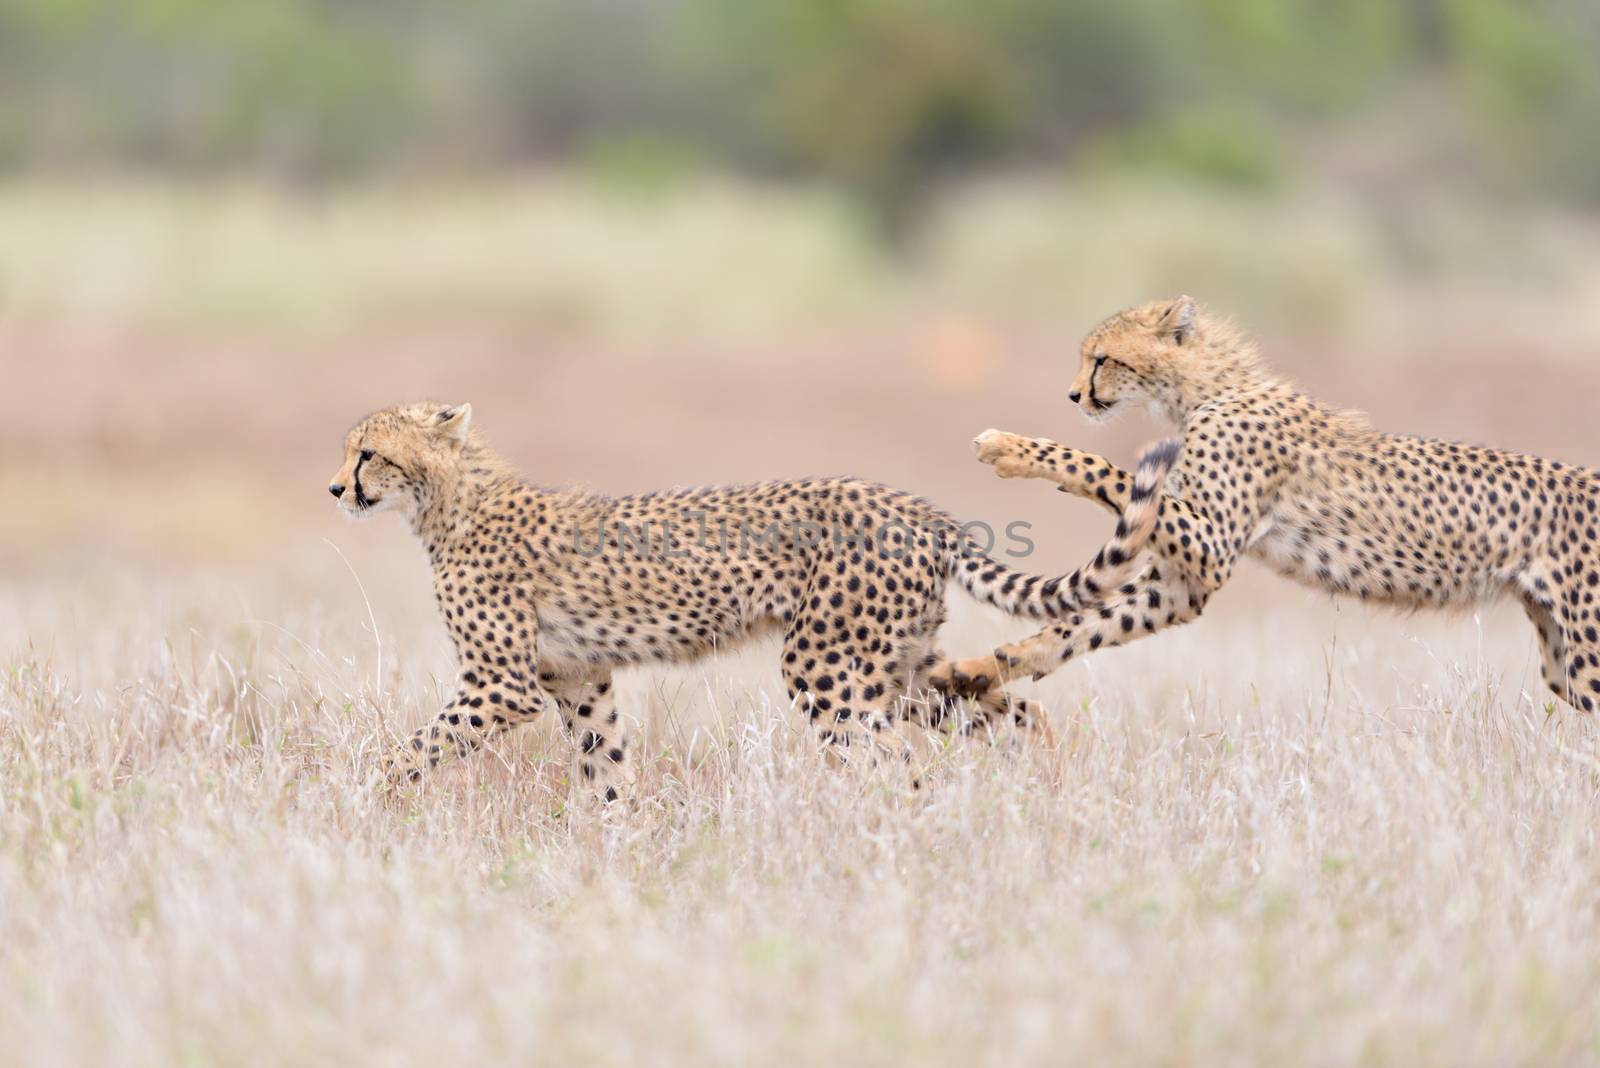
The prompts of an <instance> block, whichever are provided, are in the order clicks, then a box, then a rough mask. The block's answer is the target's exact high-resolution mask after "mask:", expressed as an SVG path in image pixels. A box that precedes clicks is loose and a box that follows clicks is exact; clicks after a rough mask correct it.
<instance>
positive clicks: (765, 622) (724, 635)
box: [539, 606, 779, 668]
mask: <svg viewBox="0 0 1600 1068" xmlns="http://www.w3.org/2000/svg"><path fill="white" fill-rule="evenodd" d="M778 626H779V624H778V622H777V621H776V620H770V619H764V618H757V619H741V618H722V617H720V616H719V615H718V614H716V613H705V614H703V615H702V616H701V617H700V618H699V619H697V620H687V619H679V620H677V621H669V620H668V619H666V618H664V617H663V616H662V615H660V614H659V613H652V612H641V613H639V614H638V615H632V614H627V613H625V612H624V611H597V612H593V613H580V612H579V611H574V610H563V609H561V608H556V607H550V606H545V607H541V608H540V610H539V660H540V662H541V663H543V664H547V665H550V666H551V667H560V666H562V665H572V666H591V667H598V666H606V667H613V668H616V667H625V666H627V665H630V664H649V663H681V662H684V661H690V660H696V659H699V658H700V657H703V656H708V655H711V654H712V653H715V652H718V651H722V650H727V649H731V648H734V647H735V646H739V645H742V644H744V643H745V642H747V641H751V640H754V639H756V638H758V637H760V636H761V635H762V634H764V633H766V632H767V631H770V630H773V629H775V628H777V627H778Z"/></svg>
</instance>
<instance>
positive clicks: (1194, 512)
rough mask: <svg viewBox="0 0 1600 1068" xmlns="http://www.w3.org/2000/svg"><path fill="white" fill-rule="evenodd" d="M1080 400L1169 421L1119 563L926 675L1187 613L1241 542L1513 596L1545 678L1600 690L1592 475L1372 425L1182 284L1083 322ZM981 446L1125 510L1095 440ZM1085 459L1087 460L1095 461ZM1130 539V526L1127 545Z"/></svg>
mask: <svg viewBox="0 0 1600 1068" xmlns="http://www.w3.org/2000/svg"><path fill="white" fill-rule="evenodd" d="M1072 389H1073V394H1074V398H1073V399H1074V400H1075V401H1077V402H1078V403H1079V404H1080V405H1082V406H1083V408H1084V410H1085V411H1086V412H1087V413H1088V414H1089V415H1091V417H1095V418H1104V417H1106V416H1108V415H1110V414H1111V413H1113V412H1115V411H1119V410H1121V409H1122V408H1124V407H1126V406H1128V405H1130V404H1146V405H1149V406H1151V407H1152V408H1154V409H1155V411H1156V412H1157V413H1158V414H1160V415H1162V416H1163V417H1165V418H1166V419H1168V420H1170V421H1171V422H1172V423H1174V424H1175V425H1177V426H1178V427H1179V428H1180V429H1181V431H1182V437H1183V454H1182V458H1181V460H1180V461H1179V463H1178V465H1177V467H1176V469H1175V470H1174V471H1173V472H1172V474H1171V475H1170V476H1169V478H1168V480H1167V486H1166V492H1165V493H1164V494H1163V495H1162V497H1161V501H1160V519H1159V522H1158V523H1157V524H1155V526H1154V527H1153V528H1152V530H1151V535H1150V538H1149V541H1148V543H1146V544H1141V545H1139V546H1137V548H1138V549H1148V550H1149V551H1150V552H1151V554H1152V556H1153V559H1152V561H1151V562H1150V563H1149V564H1148V565H1147V566H1146V567H1145V569H1144V570H1143V572H1142V573H1141V574H1140V575H1139V576H1138V577H1137V578H1136V579H1135V580H1134V581H1133V582H1131V583H1128V584H1127V585H1126V586H1124V587H1123V588H1122V589H1121V590H1119V591H1117V593H1116V594H1114V595H1112V596H1108V597H1105V598H1103V599H1101V601H1100V602H1099V603H1098V604H1095V605H1092V606H1089V607H1088V608H1086V609H1085V610H1084V611H1081V612H1076V613H1073V614H1072V615H1070V616H1069V617H1068V618H1066V619H1064V620H1062V621H1061V622H1060V623H1057V624H1055V625H1053V626H1051V627H1049V628H1047V629H1046V630H1044V631H1042V632H1041V633H1039V634H1037V635H1035V636H1034V637H1032V638H1028V639H1026V640H1024V641H1022V642H1018V643H1015V644H1012V645H1007V646H1003V647H1001V648H1000V649H998V650H996V651H995V654H994V656H993V657H979V658H976V659H974V660H969V661H961V662H959V663H956V664H952V665H949V666H948V668H947V669H945V670H941V671H940V672H939V673H938V674H937V676H936V677H935V679H934V680H933V681H934V682H935V684H936V685H939V686H941V687H943V688H945V689H948V690H950V691H952V692H963V693H969V694H971V693H987V692H989V691H990V687H991V686H992V685H993V684H994V683H995V682H997V681H1000V682H1003V681H1005V680H1008V679H1011V678H1016V677H1022V676H1030V675H1031V676H1034V677H1038V676H1040V675H1043V674H1045V673H1047V672H1050V671H1053V670H1054V669H1055V668H1056V667H1058V666H1059V665H1060V664H1062V663H1063V662H1065V661H1066V660H1069V659H1071V658H1072V657H1074V656H1077V655H1080V654H1082V653H1085V652H1088V651H1091V650H1094V649H1099V648H1103V647H1107V646H1114V645H1119V644H1122V643H1124V642H1127V641H1130V640H1133V639H1134V638H1138V637H1141V636H1143V635H1146V634H1154V633H1156V632H1157V631H1159V630H1162V629H1164V628H1166V627H1169V626H1173V625H1176V624H1181V623H1187V622H1189V621H1190V620H1193V619H1195V618H1197V617H1198V616H1199V615H1200V613H1201V611H1202V610H1203V609H1204V607H1205V605H1206V602H1207V600H1208V599H1209V598H1210V596H1211V595H1212V594H1213V593H1215V592H1216V591H1217V590H1218V589H1220V588H1221V587H1222V586H1223V585H1224V584H1225V583H1226V582H1227V581H1228V579H1229V578H1230V577H1231V576H1232V575H1233V570H1234V567H1235V565H1236V564H1237V563H1238V561H1239V559H1240V558H1241V557H1244V556H1247V555H1248V556H1250V557H1253V558H1255V559H1257V560H1260V561H1262V562H1263V563H1265V564H1267V565H1268V566H1269V567H1271V568H1273V569H1274V570H1276V571H1278V572H1279V573H1281V574H1283V575H1285V576H1287V577H1289V578H1292V579H1295V580H1297V581H1299V582H1302V583H1304V584H1306V585H1309V586H1312V587H1315V588H1317V589H1323V590H1328V591H1330V592H1333V593H1339V594H1350V595H1353V596H1356V597H1360V598H1361V599H1363V600H1366V601H1371V602H1375V603H1381V604H1388V605H1394V606H1398V607H1402V608H1425V607H1446V606H1460V605H1470V604H1474V603H1477V602H1479V601H1481V600H1484V599H1486V598H1491V597H1497V596H1502V595H1511V596H1514V597H1516V598H1517V599H1518V600H1519V601H1520V602H1521V604H1522V605H1523V607H1524V609H1525V610H1526V611H1527V613H1528V615H1529V617H1530V619H1531V620H1532V621H1533V623H1534V625H1535V627H1536V628H1537V630H1538V632H1539V639H1540V643H1541V647H1542V650H1543V672H1544V678H1545V682H1546V684H1547V685H1548V686H1549V688H1550V690H1551V692H1553V693H1554V694H1555V695H1556V696H1558V697H1560V698H1561V699H1562V700H1565V701H1567V702H1569V703H1570V704H1573V705H1575V706H1576V707H1579V708H1582V709H1583V710H1585V711H1593V710H1594V709H1595V707H1596V705H1597V704H1600V601H1597V597H1600V476H1597V475H1596V474H1595V473H1594V472H1592V471H1589V470H1587V469H1585V468H1581V467H1573V466H1570V465H1567V464H1563V463H1560V462H1557V461H1554V460H1545V459H1541V458H1539V457H1534V456H1526V455H1523V454H1520V453H1514V452H1507V451H1503V450H1499V449H1492V448H1485V447H1481V446H1475V445H1461V444H1456V443H1453V442H1442V441H1430V440H1425V439H1422V438H1415V437H1405V436H1399V435H1392V434H1383V433H1379V432H1378V431H1376V430H1374V429H1372V427H1371V426H1370V425H1369V424H1368V422H1367V421H1366V419H1365V418H1364V417H1362V416H1360V415H1357V414H1353V413H1349V412H1341V411H1337V410H1333V409H1330V408H1328V407H1326V406H1324V405H1322V404H1319V403H1318V402H1317V401H1315V400H1313V399H1312V398H1310V397H1308V396H1306V395H1305V394H1304V393H1302V392H1300V391H1299V390H1298V389H1296V388H1295V387H1294V386H1293V385H1291V384H1289V383H1288V382H1285V381H1283V380H1282V379H1280V378H1277V377H1276V376H1274V375H1272V374H1271V373H1270V372H1269V371H1267V370H1266V369H1265V367H1264V366H1263V365H1262V363H1261V360H1260V357H1259V355H1258V354H1257V352H1256V349H1255V347H1254V346H1253V345H1251V344H1250V343H1249V342H1248V341H1246V340H1245V339H1243V338H1242V337H1240V336H1239V334H1238V333H1237V332H1236V331H1235V330H1234V329H1233V328H1232V326H1231V325H1229V324H1228V323H1226V322H1223V321H1220V320H1217V319H1215V318H1212V317H1211V316H1208V315H1206V314H1204V313H1203V312H1202V311H1201V310H1200V309H1199V308H1198V307H1197V306H1196V305H1195V303H1194V302H1193V301H1192V300H1190V299H1189V298H1187V297H1183V298H1180V299H1179V300H1177V301H1162V302H1156V303H1152V304H1146V305H1143V306H1141V307H1138V308H1134V309H1131V310H1129V311H1126V312H1122V313H1120V314H1118V315H1115V316H1112V317H1111V318H1110V319H1108V320H1106V321H1105V322H1104V323H1102V324H1101V325H1100V326H1098V327H1097V328H1096V329H1095V330H1094V331H1093V332H1091V333H1090V334H1089V336H1088V338H1087V339H1086V340H1085V341H1084V344H1083V350H1082V363H1081V366H1080V370H1079V372H1078V375H1077V378H1076V379H1075V380H1074V382H1073V386H1072ZM980 459H982V460H984V462H986V463H992V464H994V465H995V466H996V468H997V470H999V471H1000V472H1001V473H1002V474H1003V475H1004V476H1006V477H1022V476H1029V477H1034V478H1043V479H1048V480H1050V481H1053V482H1055V483H1057V484H1058V485H1059V486H1060V488H1061V489H1063V490H1065V491H1067V492H1070V493H1075V494H1078V495H1080V496H1084V497H1088V498H1090V499H1092V500H1098V501H1100V502H1101V503H1102V504H1103V505H1105V506H1106V507H1108V508H1110V509H1111V510H1113V511H1115V512H1118V513H1119V514H1120V513H1122V512H1123V511H1124V510H1125V509H1126V508H1127V507H1128V504H1129V501H1128V499H1127V496H1126V495H1125V494H1121V493H1119V492H1116V491H1115V490H1109V491H1108V489H1107V486H1108V485H1110V486H1113V487H1114V486H1117V485H1120V484H1121V483H1123V482H1125V481H1126V480H1127V476H1126V475H1125V474H1124V473H1122V472H1120V471H1118V470H1117V469H1116V468H1115V467H1114V466H1112V465H1111V464H1109V463H1108V462H1107V461H1105V460H1104V459H1102V458H1101V457H1098V456H1094V455H1091V454H1087V453H1081V452H1078V451H1077V450H1074V449H1069V448H1066V447H1064V446H1061V445H1057V444H1055V443H1054V442H1050V441H1044V440H1033V439H1028V438H1023V437H1019V436H1017V435H1009V434H1002V433H1001V432H998V431H993V432H991V433H990V434H989V435H986V436H985V440H984V444H983V446H982V448H981V450H980ZM1091 473H1092V475H1093V477H1089V475H1090V474H1091ZM1130 547H1132V546H1130V545H1129V544H1128V543H1127V542H1126V541H1124V543H1123V548H1124V549H1127V548H1130Z"/></svg>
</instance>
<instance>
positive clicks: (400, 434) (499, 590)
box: [329, 404, 1070, 797]
mask: <svg viewBox="0 0 1600 1068" xmlns="http://www.w3.org/2000/svg"><path fill="white" fill-rule="evenodd" d="M470 420H471V408H470V407H469V406H466V405H461V406H448V407H447V406H441V405H436V404H415V405H409V406H405V407H400V408H393V409H389V410H386V411H382V412H378V413H376V414H374V415H371V416H369V417H367V418H366V419H363V420H362V421H361V422H360V423H359V424H358V425H357V426H356V427H355V428H354V429H352V430H351V431H350V433H349V436H348V437H347V439H346V442H345V459H344V463H343V465H342V466H341V467H340V469H339V471H338V473H337V474H336V475H335V476H334V478H333V482H332V484H331V485H330V486H329V489H330V491H331V492H332V493H333V495H334V496H335V497H336V498H338V500H339V503H340V506H341V507H342V508H344V509H345V510H346V511H348V512H350V513H352V514H359V515H369V514H372V513H374V512H377V511H383V510H386V509H395V510H398V511H401V512H403V513H404V514H405V515H406V517H407V518H408V519H409V521H410V523H411V527H412V530H413V531H414V532H415V533H416V535H417V536H418V538H420V539H421V541H422V543H423V545H424V546H425V548H426V549H427V552H428V558H429V560H430V562H431V563H432V565H433V574H434V591H435V594H436V595H437V599H438V602H439V607H440V610H441V611H442V613H443V615H444V619H445V624H446V626H447V627H448V628H449V631H450V635H451V638H452V639H453V640H454V644H455V648H456V654H457V657H458V659H459V661H460V680H459V683H458V686H457V689H456V693H455V695H454V696H453V697H452V698H451V699H450V701H449V702H448V703H447V704H446V706H445V708H444V710H443V711H441V712H440V713H439V714H438V716H437V718H436V719H435V720H434V721H433V722H432V723H430V724H429V725H428V726H426V727H424V728H422V729H421V730H419V731H418V732H417V733H416V734H415V735H413V736H412V737H411V738H410V739H408V740H407V742H406V743H405V745H404V746H403V747H402V748H401V749H400V751H399V752H398V753H396V754H395V755H394V757H393V760H392V762H391V767H390V771H391V774H392V775H394V776H395V777H397V778H415V777H417V775H419V774H420V773H421V772H422V771H423V770H425V769H427V768H430V767H432V766H434V765H436V764H438V763H439V761H440V760H441V759H442V758H444V757H446V756H448V755H451V754H460V753H464V752H467V751H470V750H473V749H476V748H478V747H479V746H480V745H481V744H482V743H483V741H484V740H485V739H486V738H487V737H489V736H490V735H493V734H495V733H496V732H499V731H502V730H506V729H508V728H510V727H513V726H516V725H517V724H520V723H523V722H526V721H528V720H530V719H533V718H535V717H536V716H538V715H539V714H540V713H542V712H544V711H546V710H547V709H548V710H554V711H555V712H556V713H557V715H558V716H559V717H560V719H561V722H562V723H563V725H564V726H565V727H566V729H567V730H568V732H569V733H570V734H571V735H572V738H573V741H574V742H575V743H576V746H577V749H578V755H577V761H578V769H579V773H580V774H581V776H582V777H583V778H584V779H585V780H588V781H590V782H592V783H593V784H594V786H595V788H596V789H597V790H598V791H599V792H600V793H602V794H603V795H605V796H607V797H614V796H615V795H616V790H617V788H618V787H619V786H620V785H621V784H623V783H624V782H626V781H627V779H628V777H629V775H630V774H631V756H630V745H629V739H628V735H627V730H626V720H625V719H624V718H623V717H622V716H621V715H620V714H619V713H618V711H617V709H616V706H615V701H614V695H613V693H612V672H613V671H614V670H615V669H617V668H620V667H625V666H629V665H633V664H644V663H659V662H671V661H684V660H690V659H693V658H695V657H698V656H701V655H703V654H706V653H710V652H712V651H714V650H717V649H726V648H729V647H731V646H734V645H736V644H738V643H740V642H743V641H745V640H746V639H748V638H751V637H753V636H755V635H757V634H760V633H763V632H767V631H775V632H777V633H779V634H781V635H782V640H783V653H782V670H783V676H784V680H785V682H786V684H787V686H788V690H789V693H790V696H791V697H792V698H794V699H795V701H796V703H797V704H799V705H800V706H801V707H802V708H803V709H804V710H805V712H806V713H807V715H808V716H809V719H810V721H811V722H812V723H813V724H814V725H815V729H816V731H817V733H818V735H819V737H820V738H821V740H822V741H823V742H824V743H828V744H829V745H830V746H832V747H834V748H835V749H844V748H847V747H849V746H852V745H864V744H868V743H870V746H871V747H872V749H873V750H874V751H876V750H878V749H881V748H883V747H885V746H887V747H888V748H891V749H893V748H897V747H899V748H902V749H903V746H901V744H900V742H899V741H898V739H897V731H898V729H899V725H900V723H901V722H902V721H903V720H905V719H907V718H913V719H916V720H918V721H919V722H920V723H922V724H923V725H926V726H935V727H937V726H941V725H943V724H944V723H945V722H946V720H945V717H946V712H947V709H946V708H945V707H944V704H943V701H942V699H937V698H935V699H934V700H932V701H929V700H926V699H920V700H919V698H921V697H922V696H923V695H925V693H926V691H927V678H928V675H929V672H930V671H931V670H932V669H934V668H935V667H936V666H937V665H938V664H939V663H941V662H942V660H943V657H942V656H941V654H940V653H939V652H938V651H937V649H936V647H935V644H934V643H935V634H936V632H937V630H938V628H939V626H940V624H941V623H942V622H943V621H944V616H945V607H944V591H945V587H946V585H947V584H948V583H949V582H950V581H952V580H954V581H956V582H957V583H958V584H959V585H960V586H961V587H962V588H964V589H966V590H968V591H970V592H971V593H972V594H973V595H974V596H975V597H977V598H978V599H980V600H982V601H985V602H987V603H990V604H995V605H998V606H1000V607H1002V608H1005V609H1006V610H1008V611H1011V612H1015V613H1019V614H1023V615H1028V616H1031V617H1034V618H1051V617H1056V616H1059V615H1061V614H1063V613H1064V612H1066V611H1068V610H1070V604H1069V603H1068V602H1067V600H1066V599H1065V598H1064V597H1063V596H1062V595H1061V594H1060V593H1059V592H1058V591H1059V589H1060V587H1061V586H1062V584H1063V581H1064V580H1063V579H1053V580H1044V579H1041V578H1039V577H1038V576H1033V575H1026V574H1023V573H1021V572H1018V571H1015V570H1012V569H1010V568H1007V567H1005V566H1004V565H1002V564H1000V563H998V562H996V561H994V560H992V559H989V558H988V557H985V556H982V555H979V554H977V553H976V550H975V547H974V545H973V541H972V539H971V538H967V537H964V536H963V535H962V533H961V531H960V528H959V527H958V526H957V525H956V523H955V522H954V521H953V520H952V519H951V518H950V517H949V516H947V515H946V514H945V513H943V512H941V511H939V510H938V509H936V508H934V507H933V506H932V505H930V504H928V503H927V502H926V501H924V500H921V499H920V498H916V497H912V496H909V495H907V494H904V493H900V492H897V491H895V490H892V489H889V488H887V487H885V486H880V485H875V484H873V483H870V482H863V481H859V480H856V479H847V478H834V479H813V480H807V481H798V482H769V483H764V484H761V485H750V486H733V487H722V488H715V489H694V490H678V491H673V492H669V493H652V494H646V495H643V496H637V497H607V496H602V495H597V494H591V493H583V492H578V491H573V490H559V489H545V488H541V487H538V486H534V485H532V484H530V483H528V482H526V481H524V480H523V479H521V478H518V477H517V476H516V475H515V474H514V473H513V472H512V470H511V469H510V468H509V467H508V466H507V465H506V463H505V462H504V461H503V460H501V459H500V458H499V457H498V456H497V455H496V454H495V453H494V452H493V451H492V450H490V449H489V447H488V446H487V445H485V444H484V443H483V442H482V441H481V440H480V439H479V437H478V435H477V433H476V432H475V431H473V430H471V429H470ZM970 716H976V717H977V719H978V721H980V722H985V721H992V720H995V719H999V718H1002V717H1004V718H1007V719H1010V720H1013V721H1015V722H1017V723H1018V724H1020V725H1023V726H1028V727H1033V728H1037V729H1039V730H1041V731H1042V730H1044V729H1045V723H1044V721H1043V719H1042V717H1040V716H1039V715H1038V714H1037V712H1036V710H1035V709H1034V708H1032V707H1031V706H1030V705H1029V704H1028V703H1027V702H1022V701H1017V700H1015V699H1009V698H1006V697H1003V696H1001V695H999V694H994V695H982V696H981V698H980V700H979V702H978V703H977V704H976V705H975V706H973V707H971V708H969V709H967V710H965V711H964V712H963V717H970ZM965 721H966V722H971V720H970V718H966V719H965Z"/></svg>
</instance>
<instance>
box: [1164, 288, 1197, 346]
mask: <svg viewBox="0 0 1600 1068" xmlns="http://www.w3.org/2000/svg"><path fill="white" fill-rule="evenodd" d="M1194 317H1195V305H1194V298H1193V297H1179V298H1178V299H1177V300H1175V301H1173V302H1172V304H1171V305H1170V306H1168V308H1167V310H1166V311H1164V312H1162V313H1161V321H1160V322H1159V323H1157V324H1156V333H1158V334H1165V335H1171V337H1172V340H1173V342H1174V343H1176V344H1179V345H1182V344H1183V343H1184V342H1185V341H1188V340H1189V337H1190V335H1192V334H1193V333H1194Z"/></svg>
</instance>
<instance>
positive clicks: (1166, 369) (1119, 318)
mask: <svg viewBox="0 0 1600 1068" xmlns="http://www.w3.org/2000/svg"><path fill="white" fill-rule="evenodd" d="M1200 327H1201V324H1200V322H1199V311H1198V309H1197V308H1196V306H1195V302H1194V298H1192V297H1179V298H1178V299H1177V300H1170V301H1168V300H1163V301H1153V302H1151V303H1149V304H1141V305H1140V306H1139V307H1137V308H1130V309H1128V310H1127V311H1123V312H1118V313H1117V314H1116V315H1113V316H1112V317H1111V318H1109V319H1107V320H1106V321H1105V322H1103V323H1101V324H1100V325H1099V326H1097V327H1095V328H1094V330H1092V331H1090V333H1089V336H1088V337H1087V338H1085V339H1084V342H1083V362H1082V365H1081V366H1080V367H1079V369H1078V377H1077V378H1075V379H1073V381H1072V391H1071V393H1069V394H1068V397H1069V398H1070V399H1071V400H1072V403H1074V404H1076V405H1078V406H1079V407H1080V408H1082V409H1083V411H1084V414H1085V415H1087V416H1088V417H1089V418H1090V419H1093V420H1095V421H1096V422H1100V421H1104V420H1106V419H1109V418H1111V416H1112V415H1113V414H1115V413H1116V412H1117V411H1120V410H1121V409H1123V408H1124V407H1127V406H1128V405H1129V404H1134V405H1148V404H1152V403H1161V402H1164V401H1165V400H1167V395H1168V392H1169V390H1170V388H1171V387H1172V385H1173V384H1174V382H1175V379H1176V377H1177V372H1178V371H1180V370H1181V367H1182V361H1183V360H1184V359H1185V358H1186V356H1187V351H1186V350H1187V349H1191V348H1194V347H1195V344H1196V337H1197V332H1198V331H1199V330H1200Z"/></svg>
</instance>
